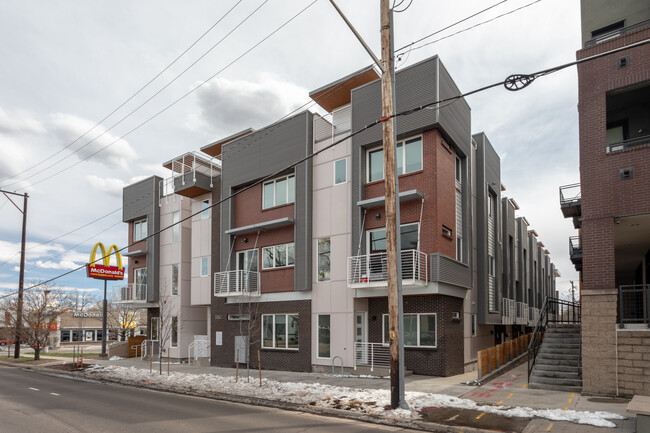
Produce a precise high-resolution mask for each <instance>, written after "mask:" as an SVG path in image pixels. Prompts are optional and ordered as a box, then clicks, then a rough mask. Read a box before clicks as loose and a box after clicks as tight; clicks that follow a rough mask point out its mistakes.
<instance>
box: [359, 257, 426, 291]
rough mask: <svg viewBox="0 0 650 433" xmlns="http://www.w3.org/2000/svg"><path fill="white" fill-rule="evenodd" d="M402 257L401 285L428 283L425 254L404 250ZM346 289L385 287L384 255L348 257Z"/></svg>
mask: <svg viewBox="0 0 650 433" xmlns="http://www.w3.org/2000/svg"><path fill="white" fill-rule="evenodd" d="M401 255H402V284H405V285H422V286H424V285H426V284H427V281H428V270H429V269H428V262H427V254H425V253H423V252H421V251H418V250H404V251H402V252H401ZM347 273H348V277H347V279H348V287H385V286H386V285H387V281H388V266H387V256H386V253H385V252H383V253H374V254H367V255H365V256H353V257H348V269H347Z"/></svg>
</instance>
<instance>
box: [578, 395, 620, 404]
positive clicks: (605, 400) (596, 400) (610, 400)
mask: <svg viewBox="0 0 650 433" xmlns="http://www.w3.org/2000/svg"><path fill="white" fill-rule="evenodd" d="M587 401H590V402H592V403H619V404H623V403H625V404H628V403H629V402H630V400H629V399H625V398H609V397H589V398H588V399H587Z"/></svg>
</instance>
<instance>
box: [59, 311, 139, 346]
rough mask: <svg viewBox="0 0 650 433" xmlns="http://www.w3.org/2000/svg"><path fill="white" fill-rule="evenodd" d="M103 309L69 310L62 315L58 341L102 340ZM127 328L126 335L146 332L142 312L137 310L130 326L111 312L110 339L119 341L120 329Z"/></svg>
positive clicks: (108, 322)
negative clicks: (141, 319)
mask: <svg viewBox="0 0 650 433" xmlns="http://www.w3.org/2000/svg"><path fill="white" fill-rule="evenodd" d="M102 319H103V315H102V311H101V310H90V311H67V312H65V313H63V314H62V315H61V317H60V325H59V327H58V333H59V335H58V337H59V338H58V341H59V342H60V343H61V344H66V343H77V344H78V343H85V342H93V341H102V339H103V334H102ZM123 328H127V329H128V330H127V331H126V336H132V335H139V334H140V333H143V334H144V333H145V332H146V327H145V326H144V325H143V326H141V324H140V314H139V312H135V313H134V314H133V318H132V320H131V321H130V322H129V323H128V326H126V327H123V326H121V324H120V323H119V319H118V318H117V317H113V316H112V315H111V314H110V313H109V314H108V317H107V319H106V329H107V334H108V341H109V342H111V341H118V340H120V339H121V336H120V330H122V329H123Z"/></svg>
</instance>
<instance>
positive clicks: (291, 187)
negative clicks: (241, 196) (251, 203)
mask: <svg viewBox="0 0 650 433" xmlns="http://www.w3.org/2000/svg"><path fill="white" fill-rule="evenodd" d="M262 195H263V197H262V208H263V209H267V208H270V207H274V206H280V205H283V204H287V203H293V202H295V201H296V176H295V175H293V174H292V175H289V176H284V177H279V178H277V179H273V180H270V181H268V182H264V187H263V188H262Z"/></svg>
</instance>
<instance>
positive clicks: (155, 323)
mask: <svg viewBox="0 0 650 433" xmlns="http://www.w3.org/2000/svg"><path fill="white" fill-rule="evenodd" d="M151 339H152V340H157V339H158V318H157V317H152V318H151Z"/></svg>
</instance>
